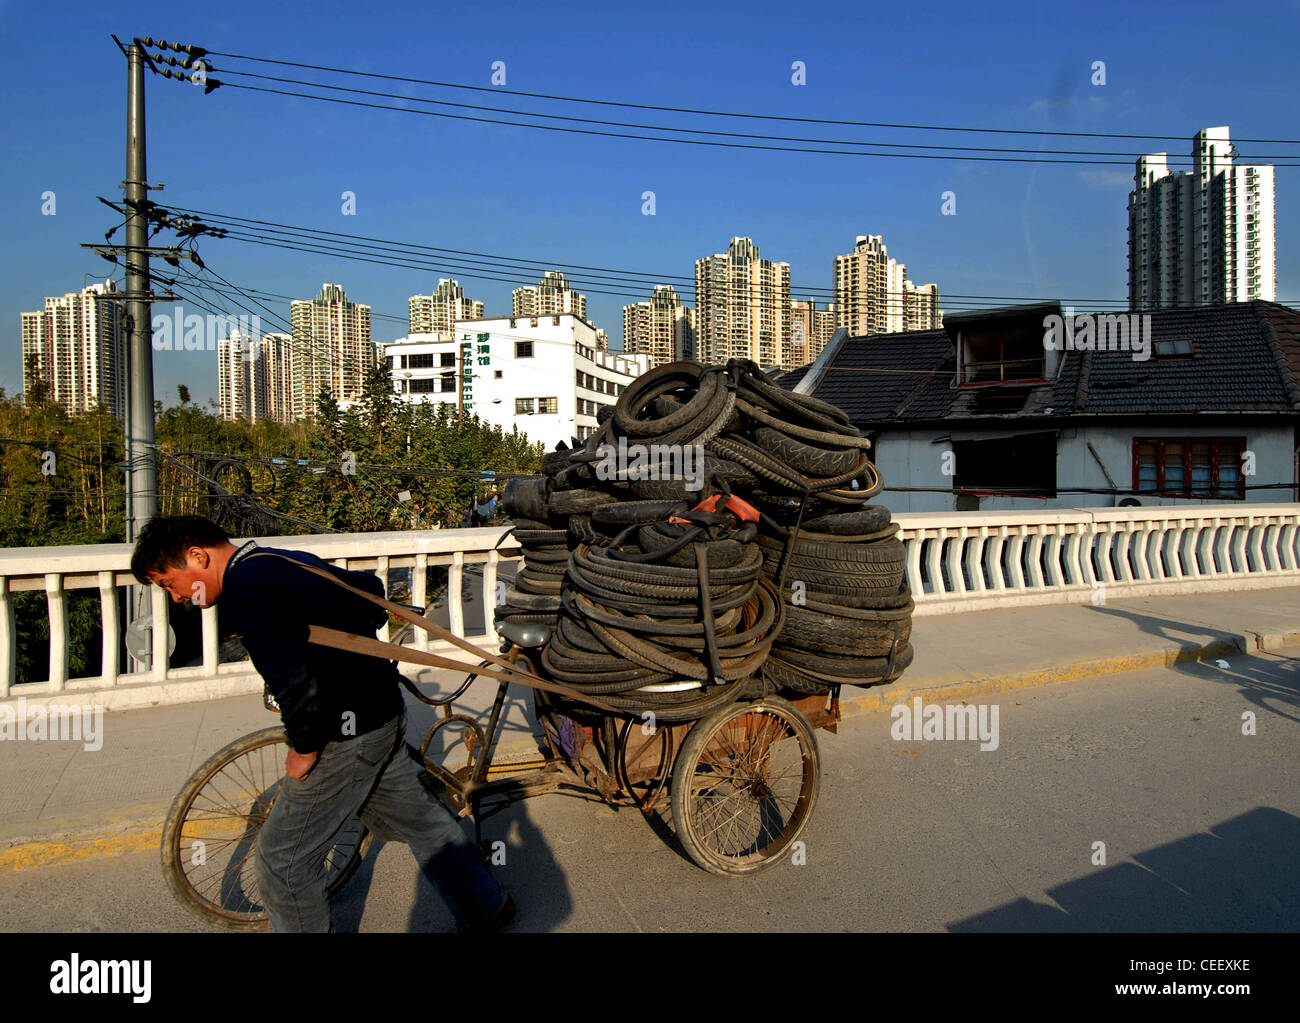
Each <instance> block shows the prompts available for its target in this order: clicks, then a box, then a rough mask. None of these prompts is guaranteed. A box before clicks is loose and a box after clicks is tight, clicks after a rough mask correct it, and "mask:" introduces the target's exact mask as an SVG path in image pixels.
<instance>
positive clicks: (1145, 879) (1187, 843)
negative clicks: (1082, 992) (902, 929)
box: [948, 807, 1300, 933]
mask: <svg viewBox="0 0 1300 1023" xmlns="http://www.w3.org/2000/svg"><path fill="white" fill-rule="evenodd" d="M1297 856H1300V817H1295V816H1292V815H1291V814H1289V813H1286V812H1284V811H1282V810H1278V809H1275V808H1273V807H1257V808H1256V809H1254V810H1251V811H1250V812H1248V813H1244V814H1242V815H1241V816H1239V817H1233V818H1231V819H1230V820H1227V821H1224V822H1223V823H1221V824H1218V825H1216V826H1215V827H1214V828H1212V829H1211V830H1210V831H1209V832H1202V833H1200V834H1196V835H1189V836H1187V837H1186V838H1180V839H1178V840H1177V841H1176V842H1170V843H1169V844H1167V845H1161V846H1156V847H1155V848H1154V849H1149V850H1147V851H1145V852H1142V853H1139V854H1138V855H1136V856H1134V857H1133V860H1132V861H1129V862H1125V863H1117V864H1115V865H1114V866H1111V867H1098V868H1097V872H1096V873H1094V874H1091V875H1089V876H1087V877H1081V878H1078V879H1077V880H1074V881H1067V882H1066V883H1065V884H1062V885H1058V886H1056V887H1055V888H1049V889H1047V894H1048V895H1049V896H1050V897H1051V898H1052V900H1053V901H1054V902H1055V903H1056V905H1055V906H1049V905H1043V904H1042V903H1037V902H1031V901H1030V900H1029V899H1017V900H1016V901H1015V902H1010V903H1007V904H1006V905H1004V906H999V907H998V908H996V909H991V910H989V911H988V912H985V913H979V914H977V915H975V916H971V917H967V918H966V919H964V920H958V921H956V922H955V923H950V924H949V925H948V930H949V931H953V932H972V933H973V932H986V931H1033V932H1039V933H1042V932H1051V933H1058V932H1067V931H1075V932H1097V931H1122V932H1133V931H1155V932H1170V931H1174V932H1183V931H1188V932H1190V931H1196V932H1202V931H1213V932H1225V931H1227V932H1246V931H1249V932H1261V931H1268V932H1277V931H1294V930H1295V929H1296V927H1297V925H1298V924H1300V875H1297V874H1296V872H1295V863H1296V858H1297ZM1058 906H1059V907H1060V908H1057V907H1058Z"/></svg>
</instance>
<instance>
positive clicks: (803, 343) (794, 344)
mask: <svg viewBox="0 0 1300 1023" xmlns="http://www.w3.org/2000/svg"><path fill="white" fill-rule="evenodd" d="M790 315H791V317H792V318H793V320H794V324H793V326H792V327H791V330H790V345H789V349H788V351H787V353H786V357H785V359H784V360H783V365H785V366H787V367H796V366H806V365H807V364H808V363H810V362H812V361H813V359H815V358H817V356H819V355H821V353H822V349H823V348H825V347H826V345H827V344H828V343H829V342H830V339H831V335H832V334H834V333H835V304H834V303H833V302H832V303H831V304H830V305H828V306H827V307H826V308H825V309H818V308H817V304H816V303H815V302H814V301H813V300H812V299H811V298H810V299H808V301H807V302H800V301H798V300H795V301H793V302H791V303H790Z"/></svg>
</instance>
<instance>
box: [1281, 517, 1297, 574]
mask: <svg viewBox="0 0 1300 1023" xmlns="http://www.w3.org/2000/svg"><path fill="white" fill-rule="evenodd" d="M1296 525H1297V522H1296V520H1295V519H1291V520H1290V521H1289V522H1287V523H1285V524H1284V525H1283V526H1282V536H1281V538H1280V539H1279V540H1278V549H1279V550H1280V551H1281V554H1282V570H1283V571H1285V572H1294V571H1295V570H1296V556H1295V539H1296Z"/></svg>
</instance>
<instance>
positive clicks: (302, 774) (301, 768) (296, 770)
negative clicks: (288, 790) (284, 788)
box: [284, 749, 320, 781]
mask: <svg viewBox="0 0 1300 1023" xmlns="http://www.w3.org/2000/svg"><path fill="white" fill-rule="evenodd" d="M318 756H320V754H319V753H299V752H298V751H297V750H292V749H291V750H290V751H289V755H288V756H287V757H285V758H284V773H285V774H287V775H288V776H289V777H290V778H292V779H293V780H294V781H302V780H303V779H304V778H306V777H307V775H308V774H310V773H311V769H312V768H313V767H315V766H316V758H317V757H318Z"/></svg>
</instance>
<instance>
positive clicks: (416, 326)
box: [408, 277, 484, 334]
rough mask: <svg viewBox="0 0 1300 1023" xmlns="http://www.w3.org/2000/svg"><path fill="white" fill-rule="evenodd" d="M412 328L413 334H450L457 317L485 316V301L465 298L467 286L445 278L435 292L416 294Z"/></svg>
mask: <svg viewBox="0 0 1300 1023" xmlns="http://www.w3.org/2000/svg"><path fill="white" fill-rule="evenodd" d="M408 305H409V306H410V321H411V322H410V327H411V333H412V334H450V333H451V331H452V327H453V325H454V324H455V322H456V321H457V320H478V319H482V317H483V311H484V307H483V303H482V302H477V301H475V300H474V299H470V298H466V297H465V289H464V288H462V287H461V286H460V285H459V284H458V283H457V282H456V281H454V280H447V279H446V278H445V277H444V278H442V279H440V280H439V281H438V286H437V287H436V288H434V289H433V294H432V295H412V296H411V298H410V300H409V302H408Z"/></svg>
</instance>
